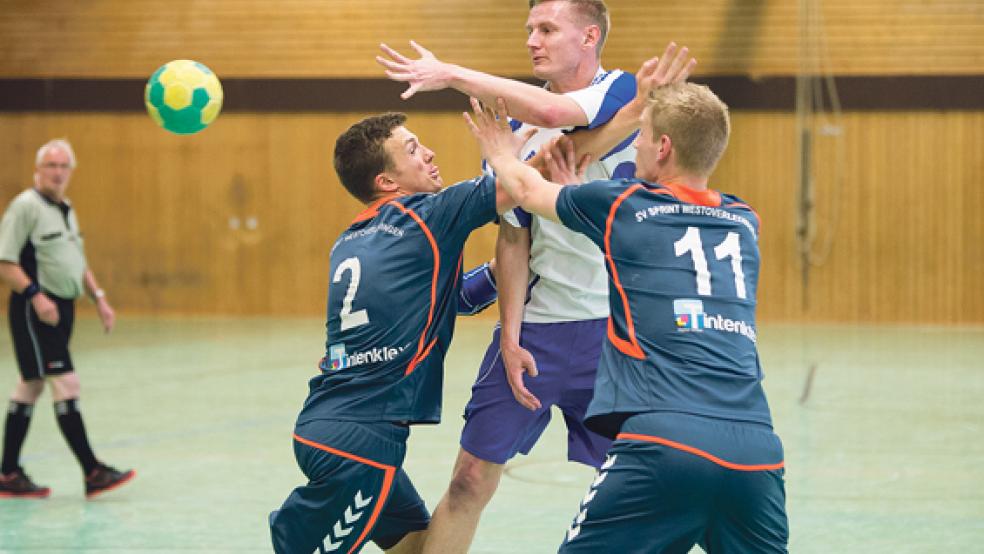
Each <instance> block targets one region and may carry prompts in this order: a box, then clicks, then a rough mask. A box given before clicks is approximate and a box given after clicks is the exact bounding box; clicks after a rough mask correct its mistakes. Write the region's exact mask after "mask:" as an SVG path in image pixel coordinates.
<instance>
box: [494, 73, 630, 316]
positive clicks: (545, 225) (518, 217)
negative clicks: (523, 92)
mask: <svg viewBox="0 0 984 554" xmlns="http://www.w3.org/2000/svg"><path fill="white" fill-rule="evenodd" d="M635 93H636V81H635V76H634V75H632V74H631V73H626V72H623V71H621V70H614V71H604V70H602V69H599V70H598V73H597V74H596V75H595V77H594V80H593V81H592V82H591V85H589V86H588V87H586V88H583V89H580V90H576V91H572V92H568V93H565V96H567V97H569V98H571V99H573V100H574V101H575V102H577V103H578V105H579V106H580V107H581V109H582V110H584V114H585V115H586V116H587V119H588V125H587V126H586V127H585V128H587V129H593V128H595V127H599V126H601V125H604V124H605V123H607V122H608V121H609V120H610V119H611V118H612V117H613V116H614V115H615V113H616V112H618V110H619V109H621V108H622V106H624V105H625V104H627V103H628V102H630V101H631V100H632V99H633V98H634V97H635ZM511 125H512V128H513V131H514V132H525V131H526V130H527V129H529V128H530V127H532V126H530V125H527V124H525V123H522V122H519V121H516V120H513V121H512V122H511ZM576 130H577V128H566V129H544V128H539V130H538V131H537V132H536V134H534V135H533V136H532V137H531V138H530V140H529V141H528V142H527V143H526V144H525V145H524V146H523V151H522V153H521V155H522V158H523V159H529V158H531V157H533V156H534V155H535V154H536V153H537V151H538V150H539V149H540V148H542V147H543V145H544V144H546V143H547V142H548V141H550V140H551V139H553V138H555V137H557V136H559V135H560V134H562V133H565V132H573V131H576ZM634 138H635V135H633V136H632V137H629V138H628V139H626V140H625V141H623V142H622V143H621V144H619V145H618V146H617V147H615V148H614V149H613V150H612V151H611V152H609V153H608V154H607V155H605V156H604V157H603V158H602V159H601V160H597V161H594V162H592V163H591V164H590V165H589V166H588V168H587V172H586V173H587V178H588V180H597V179H618V178H623V177H624V178H629V177H633V176H634V175H635V148H634V147H633V146H632V141H633V139H634ZM503 219H505V220H506V221H507V222H508V223H510V224H512V225H514V226H517V227H519V226H522V227H529V228H530V234H531V237H532V242H531V246H530V271H531V272H532V273H533V274H535V275H536V276H538V279H537V281H536V284H535V285H534V286H533V288H532V290H531V292H530V300H529V302H528V303H527V305H526V312H525V315H524V317H523V321H525V322H527V323H556V322H563V321H581V320H589V319H599V318H605V317H607V316H608V289H607V276H606V274H605V265H604V262H603V260H602V258H601V256H600V254H599V252H598V249H597V247H596V246H595V245H593V244H592V243H591V241H589V240H588V239H587V238H585V237H584V236H582V235H580V234H578V233H574V232H572V231H570V230H568V229H566V228H564V226H562V225H560V224H558V223H555V222H553V221H549V220H546V219H543V218H540V217H538V216H531V215H530V214H528V213H526V212H524V211H522V210H520V209H516V210H514V211H513V212H510V213H508V214H506V215H505V216H503Z"/></svg>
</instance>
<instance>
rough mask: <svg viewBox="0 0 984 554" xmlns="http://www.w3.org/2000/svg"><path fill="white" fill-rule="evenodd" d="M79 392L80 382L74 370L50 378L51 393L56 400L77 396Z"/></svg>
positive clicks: (80, 390) (80, 388)
mask: <svg viewBox="0 0 984 554" xmlns="http://www.w3.org/2000/svg"><path fill="white" fill-rule="evenodd" d="M81 392H82V384H81V383H80V382H79V377H78V375H76V374H75V372H71V373H66V374H64V375H58V376H57V377H52V378H51V395H52V396H53V397H54V399H55V400H56V401H57V400H68V399H70V398H78V397H79V394H81Z"/></svg>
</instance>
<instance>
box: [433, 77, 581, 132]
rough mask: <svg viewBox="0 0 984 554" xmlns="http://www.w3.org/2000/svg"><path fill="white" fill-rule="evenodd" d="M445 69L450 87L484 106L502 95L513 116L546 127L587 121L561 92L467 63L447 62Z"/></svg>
mask: <svg viewBox="0 0 984 554" xmlns="http://www.w3.org/2000/svg"><path fill="white" fill-rule="evenodd" d="M448 70H449V72H450V85H451V87H452V88H454V89H455V90H457V91H459V92H461V93H463V94H465V95H468V96H473V97H475V98H478V99H479V100H481V101H482V103H483V104H485V105H486V106H494V105H495V100H496V98H502V99H503V100H504V101H505V102H506V106H507V108H508V109H509V116H510V117H512V118H513V119H518V120H519V121H522V122H524V123H528V124H530V125H536V126H537V127H546V128H555V127H572V126H579V125H587V124H588V117H587V115H585V113H584V110H582V109H581V107H580V106H579V105H578V103H577V102H575V101H574V100H572V99H570V98H568V97H567V96H564V95H563V94H556V93H553V92H550V91H548V90H546V89H544V88H542V87H537V86H533V85H530V84H528V83H523V82H521V81H516V80H513V79H505V78H503V77H497V76H495V75H489V74H488V73H482V72H480V71H475V70H472V69H468V68H467V67H461V66H457V65H452V64H448Z"/></svg>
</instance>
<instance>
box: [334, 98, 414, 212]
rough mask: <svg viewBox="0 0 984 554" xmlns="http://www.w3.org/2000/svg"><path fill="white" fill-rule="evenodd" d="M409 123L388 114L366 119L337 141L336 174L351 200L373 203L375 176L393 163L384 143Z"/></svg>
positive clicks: (405, 116) (397, 115) (349, 129)
mask: <svg viewBox="0 0 984 554" xmlns="http://www.w3.org/2000/svg"><path fill="white" fill-rule="evenodd" d="M406 121H407V115H406V114H404V113H398V112H387V113H384V114H380V115H374V116H370V117H367V118H365V119H363V120H362V121H360V122H358V123H356V124H355V125H352V126H351V127H349V128H348V130H347V131H345V132H344V133H342V134H341V135H339V137H338V139H337V140H336V141H335V173H337V174H338V179H339V180H340V181H341V182H342V186H344V187H345V188H346V190H348V191H349V193H350V194H351V195H352V196H354V197H356V198H358V199H359V200H361V201H363V202H366V203H369V202H372V200H373V198H374V197H375V195H376V187H375V185H374V182H375V179H376V175H379V174H380V173H382V172H383V171H385V170H386V169H388V168H389V167H391V163H392V160H390V157H389V155H388V154H387V153H386V149H385V148H383V143H385V142H386V139H388V138H390V137H391V136H393V129H396V128H397V127H400V126H401V125H403V124H404V123H406Z"/></svg>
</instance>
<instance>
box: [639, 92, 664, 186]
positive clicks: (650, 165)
mask: <svg viewBox="0 0 984 554" xmlns="http://www.w3.org/2000/svg"><path fill="white" fill-rule="evenodd" d="M649 116H650V113H649V108H646V109H645V110H643V111H642V117H641V118H639V119H640V121H639V134H638V135H637V136H636V139H635V141H634V142H633V143H632V145H633V146H635V147H636V177H638V178H640V179H645V180H646V181H649V182H650V183H655V182H657V181H659V170H660V164H659V142H658V141H657V140H656V139H655V137H653V127H652V125H651V124H650V123H649V121H650V119H649Z"/></svg>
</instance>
